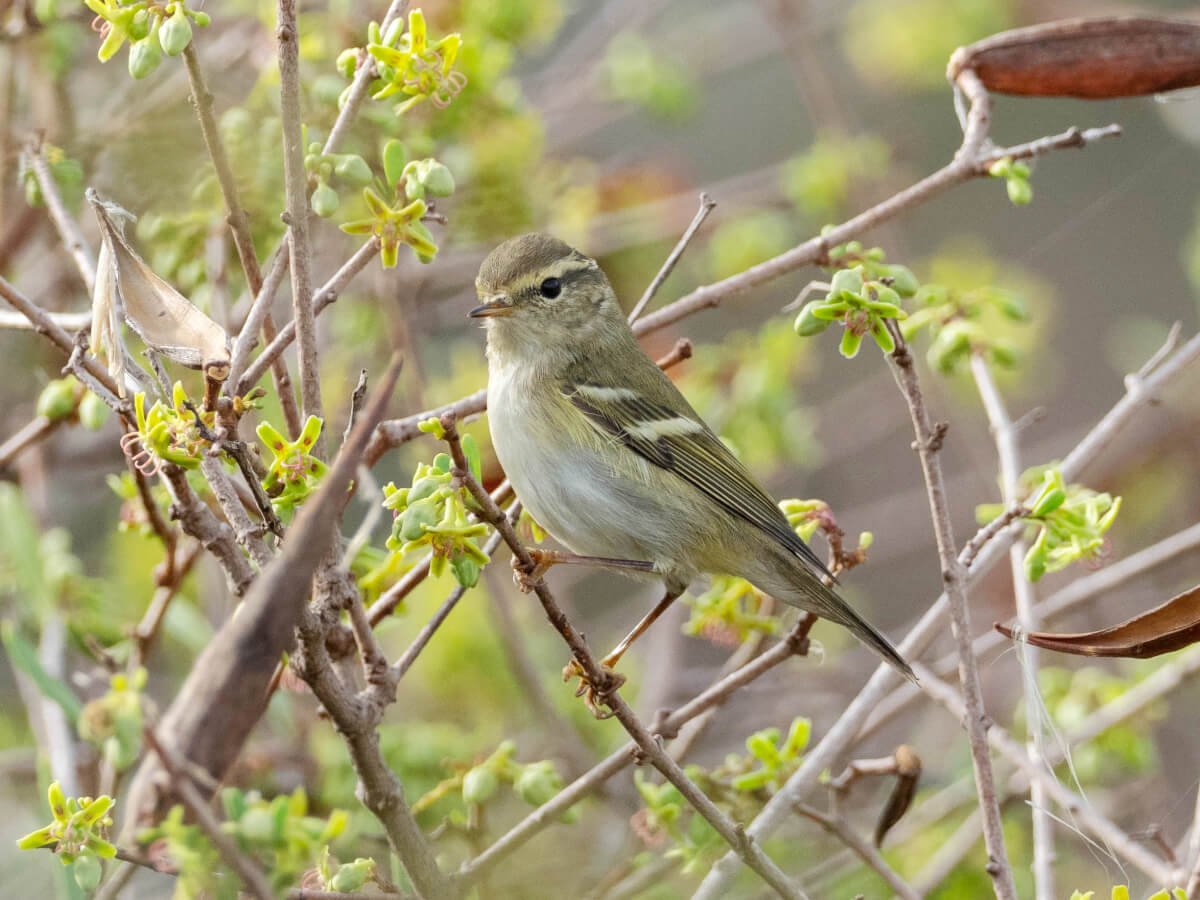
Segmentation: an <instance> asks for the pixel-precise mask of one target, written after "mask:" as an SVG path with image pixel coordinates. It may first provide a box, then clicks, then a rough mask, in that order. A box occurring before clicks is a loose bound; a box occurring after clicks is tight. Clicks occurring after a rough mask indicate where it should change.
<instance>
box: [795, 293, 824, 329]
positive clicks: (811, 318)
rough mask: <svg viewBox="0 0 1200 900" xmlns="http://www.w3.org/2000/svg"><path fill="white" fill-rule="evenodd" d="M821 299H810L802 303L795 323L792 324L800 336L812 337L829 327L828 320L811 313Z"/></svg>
mask: <svg viewBox="0 0 1200 900" xmlns="http://www.w3.org/2000/svg"><path fill="white" fill-rule="evenodd" d="M822 302H823V301H821V300H810V301H809V302H808V303H806V304H804V307H803V308H802V309H801V310H800V315H798V316H796V324H795V325H794V326H793V327H794V328H795V329H796V334H798V335H800V337H812V336H813V335H815V334H820V333H821V332H822V331H824V330H825V329H826V328H828V327H829V321H828V320H826V319H820V318H818V317H817V316H816V315H814V314H813V310H814V308H815V307H817V306H819V305H820V304H821V303H822Z"/></svg>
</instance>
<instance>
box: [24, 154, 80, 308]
mask: <svg viewBox="0 0 1200 900" xmlns="http://www.w3.org/2000/svg"><path fill="white" fill-rule="evenodd" d="M25 149H26V153H27V154H28V155H29V162H30V165H31V166H32V168H33V174H34V175H35V176H36V177H37V181H38V187H39V188H41V192H42V198H43V199H44V200H45V201H46V209H47V210H48V211H49V213H50V218H51V219H52V220H53V221H54V227H55V228H56V229H57V230H58V234H59V237H61V238H62V242H63V246H64V247H66V248H67V252H68V253H70V254H71V259H72V260H73V261H74V263H75V268H76V270H77V271H78V272H79V277H80V278H82V279H83V283H84V285H85V286H86V287H87V290H88V294H91V293H92V288H93V287H94V286H95V284H96V258H95V257H94V256H92V251H91V248H89V247H88V245H87V241H85V240H84V239H83V232H82V231H81V230H80V229H79V223H78V222H76V221H75V219H74V217H72V215H71V214H70V213H69V212H68V211H67V206H66V204H65V203H63V199H62V194H61V193H59V190H58V182H56V181H55V180H54V176H53V175H52V174H51V173H50V165H49V163H47V162H46V157H45V155H44V154H43V153H42V147H41V142H40V141H31V142H30V143H29V145H28V146H27V147H26V148H25Z"/></svg>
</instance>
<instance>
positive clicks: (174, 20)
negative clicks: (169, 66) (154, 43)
mask: <svg viewBox="0 0 1200 900" xmlns="http://www.w3.org/2000/svg"><path fill="white" fill-rule="evenodd" d="M158 42H159V44H161V45H162V49H163V53H165V54H167V56H178V55H179V54H180V53H182V52H183V51H184V50H185V49H186V48H187V45H188V44H190V43H191V42H192V23H191V22H190V21H189V20H188V17H187V14H186V13H185V12H184V8H183V4H182V3H176V4H175V14H174V15H173V16H171V18H169V19H167V21H166V22H164V23H163V24H162V27H161V28H159V29H158Z"/></svg>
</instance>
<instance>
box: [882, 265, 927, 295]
mask: <svg viewBox="0 0 1200 900" xmlns="http://www.w3.org/2000/svg"><path fill="white" fill-rule="evenodd" d="M883 270H884V272H885V273H886V274H887V277H888V278H890V279H892V288H893V289H894V290H895V291H896V293H897V294H899V295H900V296H901V297H912V296H913V295H914V294H916V293H917V291H918V290H920V288H921V282H919V281H917V276H916V275H914V274H913V273H912V269H910V268H909V267H908V266H902V265H899V264H896V265H891V266H884V267H883Z"/></svg>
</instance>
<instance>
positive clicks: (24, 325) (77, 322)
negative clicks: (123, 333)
mask: <svg viewBox="0 0 1200 900" xmlns="http://www.w3.org/2000/svg"><path fill="white" fill-rule="evenodd" d="M46 316H47V317H48V318H49V319H50V321H52V322H54V323H55V324H57V325H59V326H61V327H62V328H63V330H64V331H70V332H77V331H86V330H87V329H88V328H90V327H91V325H92V314H91V313H46ZM35 328H36V326H35V325H34V324H33V322H30V321H29V320H28V319H27V318H25V317H24V316H23V315H21V314H20V313H13V312H0V329H11V330H14V331H33V330H35Z"/></svg>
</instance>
